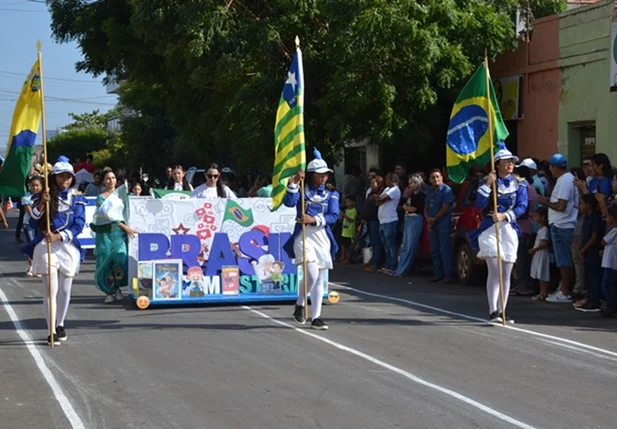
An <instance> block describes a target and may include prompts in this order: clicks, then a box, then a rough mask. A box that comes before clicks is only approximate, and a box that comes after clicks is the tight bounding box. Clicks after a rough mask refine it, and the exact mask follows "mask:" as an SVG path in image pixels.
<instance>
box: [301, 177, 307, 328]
mask: <svg viewBox="0 0 617 429" xmlns="http://www.w3.org/2000/svg"><path fill="white" fill-rule="evenodd" d="M300 199H301V200H300V203H301V204H302V283H303V285H304V290H303V292H302V293H303V294H304V318H305V319H306V320H308V276H307V274H306V223H304V215H305V214H306V207H305V205H304V179H302V180H301V181H300Z"/></svg>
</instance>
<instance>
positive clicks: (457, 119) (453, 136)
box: [446, 64, 508, 183]
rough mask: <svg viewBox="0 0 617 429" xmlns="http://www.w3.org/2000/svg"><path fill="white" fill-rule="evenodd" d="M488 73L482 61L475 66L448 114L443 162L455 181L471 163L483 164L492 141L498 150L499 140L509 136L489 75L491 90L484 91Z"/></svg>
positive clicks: (465, 173) (465, 172) (461, 178)
mask: <svg viewBox="0 0 617 429" xmlns="http://www.w3.org/2000/svg"><path fill="white" fill-rule="evenodd" d="M487 73H488V69H487V68H486V67H485V65H484V64H482V65H480V67H478V69H477V70H476V72H475V73H474V74H473V76H472V77H471V79H469V82H467V84H466V85H465V87H464V88H463V90H462V91H461V93H460V94H459V95H458V98H457V99H456V103H454V107H453V108H452V114H451V115H450V125H449V127H448V138H447V144H446V165H447V167H448V176H449V177H450V179H451V180H452V181H454V182H456V183H462V182H463V181H464V180H465V178H466V177H467V174H468V172H469V169H470V167H471V166H474V165H476V166H482V165H484V164H486V163H487V162H489V161H490V154H491V144H493V145H494V148H495V150H497V148H498V146H500V145H501V144H500V142H503V141H505V139H506V138H507V137H508V129H507V128H506V125H505V124H504V122H503V118H502V117H501V112H500V110H499V104H498V103H497V97H496V96H495V89H494V88H493V83H492V82H491V80H490V76H489V80H488V83H489V85H488V87H489V91H490V94H488V95H487V85H486V76H487ZM489 120H490V121H491V122H492V125H493V141H492V142H491V141H490V138H489V132H488V125H489V122H488V121H489ZM498 142H499V143H498Z"/></svg>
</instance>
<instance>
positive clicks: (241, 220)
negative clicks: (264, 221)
mask: <svg viewBox="0 0 617 429" xmlns="http://www.w3.org/2000/svg"><path fill="white" fill-rule="evenodd" d="M226 220H232V221H234V222H236V223H237V224H240V225H242V226H251V225H252V224H253V222H254V220H253V210H251V209H243V208H242V207H240V204H238V203H237V202H235V201H234V200H227V205H226V206H225V217H223V222H225V221H226Z"/></svg>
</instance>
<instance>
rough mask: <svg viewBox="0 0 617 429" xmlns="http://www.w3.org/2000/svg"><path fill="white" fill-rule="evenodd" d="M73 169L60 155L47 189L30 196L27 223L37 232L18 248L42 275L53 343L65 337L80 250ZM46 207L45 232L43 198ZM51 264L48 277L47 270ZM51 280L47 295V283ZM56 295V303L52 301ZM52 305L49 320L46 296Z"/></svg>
mask: <svg viewBox="0 0 617 429" xmlns="http://www.w3.org/2000/svg"><path fill="white" fill-rule="evenodd" d="M74 184H75V173H74V172H73V166H72V165H71V164H70V162H69V159H68V158H66V157H64V156H61V157H60V158H59V159H58V162H57V163H56V164H55V165H54V166H53V168H52V170H51V174H50V176H49V189H47V190H45V191H43V192H41V193H39V194H36V195H33V196H32V213H31V215H30V227H31V228H32V229H34V230H35V231H37V235H36V237H35V238H34V240H32V241H31V242H30V243H28V245H27V246H25V247H24V248H23V249H22V252H23V253H25V254H26V255H28V257H30V258H31V259H32V272H33V274H34V275H40V276H42V277H43V304H44V306H45V314H46V316H47V317H46V319H47V328H48V329H49V328H50V327H51V328H52V329H53V337H52V336H49V337H47V342H48V343H51V342H52V341H53V343H54V344H55V345H58V344H60V343H59V341H65V340H66V339H67V335H66V330H65V329H64V319H65V317H66V314H67V312H68V309H69V303H70V301H71V288H72V285H73V278H74V277H75V275H77V273H78V272H79V266H80V263H81V261H82V260H83V257H84V253H85V252H83V251H82V248H81V244H80V243H79V239H78V238H77V237H78V235H79V234H81V232H82V231H83V229H84V226H85V224H86V216H85V211H86V204H87V201H86V199H85V197H83V196H82V195H79V194H78V192H77V191H76V190H75V189H74V188H73V186H74ZM47 201H49V207H50V220H51V222H50V223H51V225H50V228H49V229H50V231H51V232H50V233H48V232H47V221H46V216H45V207H46V202H47ZM48 242H51V260H49V258H48V253H47V243H48ZM48 264H50V265H51V278H49V276H48V274H49V272H48ZM50 282H51V289H52V290H51V294H52V295H51V297H50V296H49V284H50ZM56 298H57V301H58V302H57V305H56ZM50 299H51V303H52V305H53V306H54V307H55V308H56V310H54V314H55V316H56V317H55V320H50V317H49V316H50V315H49V300H50Z"/></svg>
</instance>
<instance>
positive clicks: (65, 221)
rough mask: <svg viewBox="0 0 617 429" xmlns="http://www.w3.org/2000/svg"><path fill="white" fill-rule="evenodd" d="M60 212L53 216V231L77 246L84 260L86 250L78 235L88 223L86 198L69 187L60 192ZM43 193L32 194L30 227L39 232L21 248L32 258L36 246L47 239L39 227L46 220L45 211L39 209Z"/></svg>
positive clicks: (64, 240) (63, 239) (66, 241)
mask: <svg viewBox="0 0 617 429" xmlns="http://www.w3.org/2000/svg"><path fill="white" fill-rule="evenodd" d="M58 199H59V200H60V201H59V202H58V213H56V214H55V215H54V216H52V219H51V232H54V233H59V234H60V235H61V236H62V242H63V243H70V244H72V245H73V246H75V247H77V248H78V249H79V251H80V252H81V255H82V261H83V259H84V256H85V252H84V250H83V249H82V248H81V243H80V242H79V239H78V238H77V236H78V235H79V234H81V232H82V231H83V229H84V226H85V225H86V205H87V204H88V202H87V200H86V198H85V197H84V196H82V195H80V194H79V193H78V192H77V191H76V190H74V189H68V190H66V191H62V192H60V193H59V194H58ZM40 200H41V194H40V193H39V194H35V195H33V196H32V216H31V217H30V223H29V224H30V227H31V228H32V229H34V230H35V231H36V232H37V234H36V236H35V237H34V240H32V241H31V242H30V243H28V244H27V245H26V246H25V247H23V248H22V249H21V252H22V253H24V254H26V255H27V256H28V257H29V258H30V259H32V257H33V254H34V248H35V247H36V245H37V244H39V243H40V242H41V241H43V240H44V239H45V234H43V233H42V232H41V231H40V229H39V224H40V222H45V211H42V212H40V211H39V209H38V205H39V201H40Z"/></svg>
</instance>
